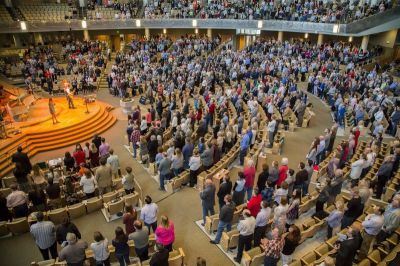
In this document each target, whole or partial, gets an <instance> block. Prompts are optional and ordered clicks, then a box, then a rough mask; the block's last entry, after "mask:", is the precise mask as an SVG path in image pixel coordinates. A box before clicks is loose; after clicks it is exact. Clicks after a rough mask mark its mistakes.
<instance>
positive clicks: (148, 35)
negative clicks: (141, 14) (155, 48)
mask: <svg viewBox="0 0 400 266" xmlns="http://www.w3.org/2000/svg"><path fill="white" fill-rule="evenodd" d="M144 36H146V39H148V40H149V39H150V29H149V28H145V29H144Z"/></svg>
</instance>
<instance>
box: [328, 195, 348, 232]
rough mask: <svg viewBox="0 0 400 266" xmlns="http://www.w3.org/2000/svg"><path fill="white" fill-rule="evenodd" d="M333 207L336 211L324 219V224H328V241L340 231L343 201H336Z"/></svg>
mask: <svg viewBox="0 0 400 266" xmlns="http://www.w3.org/2000/svg"><path fill="white" fill-rule="evenodd" d="M335 207H336V209H335V210H333V211H332V212H331V213H330V214H329V216H328V217H327V218H326V222H327V224H328V239H329V238H331V237H332V236H333V235H336V234H337V233H338V232H339V231H340V225H341V224H342V218H343V214H344V204H343V201H341V200H339V201H336V203H335Z"/></svg>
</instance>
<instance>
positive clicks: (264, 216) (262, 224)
mask: <svg viewBox="0 0 400 266" xmlns="http://www.w3.org/2000/svg"><path fill="white" fill-rule="evenodd" d="M271 212H272V211H271V208H270V207H269V203H268V202H267V201H265V200H263V201H262V202H261V210H260V212H259V213H258V214H257V217H256V227H255V230H254V246H255V247H258V246H259V245H260V243H261V239H262V238H263V237H264V236H265V232H266V230H267V224H268V221H269V218H270V216H271Z"/></svg>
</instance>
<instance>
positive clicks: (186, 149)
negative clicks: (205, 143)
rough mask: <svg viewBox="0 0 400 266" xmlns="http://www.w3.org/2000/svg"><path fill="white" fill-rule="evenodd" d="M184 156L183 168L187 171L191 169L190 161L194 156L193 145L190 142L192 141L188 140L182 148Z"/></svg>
mask: <svg viewBox="0 0 400 266" xmlns="http://www.w3.org/2000/svg"><path fill="white" fill-rule="evenodd" d="M182 154H183V167H184V168H185V169H189V159H190V157H191V156H192V155H193V144H192V143H191V142H190V139H186V143H185V145H184V146H183V148H182Z"/></svg>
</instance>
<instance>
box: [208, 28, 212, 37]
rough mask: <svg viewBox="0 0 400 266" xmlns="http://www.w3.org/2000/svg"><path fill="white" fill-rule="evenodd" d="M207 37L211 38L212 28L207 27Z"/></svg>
mask: <svg viewBox="0 0 400 266" xmlns="http://www.w3.org/2000/svg"><path fill="white" fill-rule="evenodd" d="M207 37H208V38H210V39H211V38H212V29H207Z"/></svg>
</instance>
